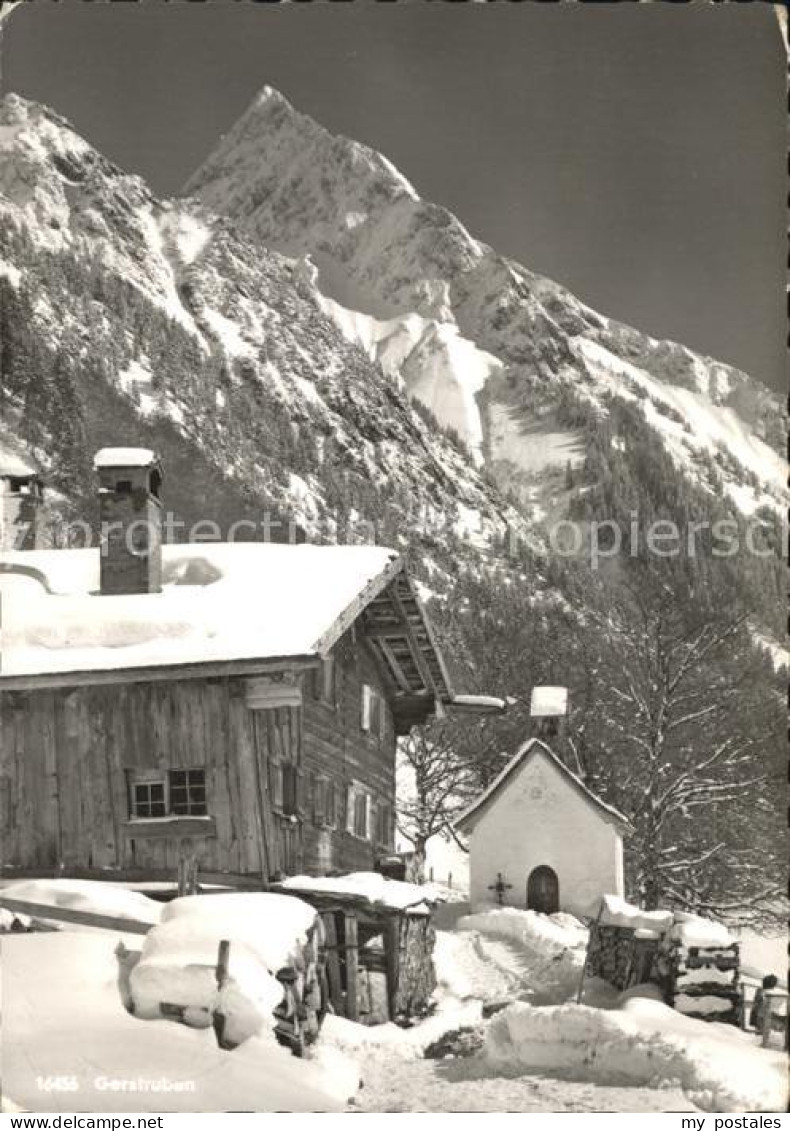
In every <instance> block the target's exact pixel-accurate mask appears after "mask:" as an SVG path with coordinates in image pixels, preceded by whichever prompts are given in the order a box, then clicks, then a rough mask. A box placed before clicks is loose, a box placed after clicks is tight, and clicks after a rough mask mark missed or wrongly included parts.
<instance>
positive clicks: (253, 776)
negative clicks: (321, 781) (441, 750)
mask: <svg viewBox="0 0 790 1131" xmlns="http://www.w3.org/2000/svg"><path fill="white" fill-rule="evenodd" d="M334 651H335V656H336V665H337V669H336V703H335V704H327V703H324V702H322V701H320V700H317V699H316V698H314V696H313V694H312V683H311V678H310V676H309V674H308V675H306V676H305V677H303V708H302V710H298V709H285V710H284V711H283V710H281V709H278V710H277V711H273V710H272V711H265V712H263V714H264V715H265V716H266V718H265V720H264V719H263V718H261V719H259V721H258V723H257V724H256V723H254V720H253V712H252V711H251V710H250V708H249V707H248V706H247V704H246V702H245V686H246V685H245V680H244V679H243V678H241V677H233V678H227V679H224V678H212V679H185V680H177V681H173V682H169V683H168V682H165V681H161V682H159V681H157V682H152V683H129V684H106V685H101V686H95V687H80V688H64V689H59V690H58V689H56V690H37V691H29V692H28V691H14V692H2V693H0V865H2V866H8V865H16V866H19V867H23V868H38V867H40V868H42V870H49V869H54V868H56V867H57V866H58V865H59V864H63V866H64V867H65V868H66V869H69V868H73V869H78V868H90V869H97V870H98V869H108V868H110V869H111V868H119V869H133V870H139V871H141V872H162V871H165V872H167V873H171V874H173V875H175V873H176V869H177V867H178V858H179V846H178V842H177V841H176V840H175V839H166V838H157V839H139V838H138V839H136V840H133V839H131V838H130V837H129V835H128V834H127V833H126V831H125V830H124V827H123V826H124V822H126V821H127V820H128V816H129V808H128V797H127V771H129V770H135V769H157V768H161V769H163V770H167V769H179V768H181V769H189V768H199V767H203V768H205V770H206V790H207V799H208V811H209V815H210V816H211V817H213V818H214V821H215V825H216V838H214V839H206V840H205V841H203V842H201V848H200V851H199V867H200V870H201V871H202V872H218V873H219V872H224V873H230V874H237V875H243V874H246V875H258V876H261V875H262V876H264V878H269V876H271V875H272V874H273V873H274V872H275V871H277V869H278V868H279V867H280V866H281V861H280V860H279V859H274V858H273V857H274V856H279V853H278V852H275V853H272V852H271V851H270V852H268V853H267V848H266V845H267V843H270V842H271V840H272V836H271V829H272V828H273V827H274V824H273V816H272V813H271V807H270V804H269V803H270V798H269V797H268V780H267V773H266V765H265V759H266V756H267V751H266V749H265V748H262V747H266V746H267V743H262V742H261V741H260V737H259V741H258V742H257V743H256V736H255V731H256V727H257V729H258V734H259V736H260V734H261V732H262V731H263V732H265V733H268V734H269V735H270V739H269V742H270V743H272V744H273V747H272V748H273V749H274V750H275V754H276V756H279V757H281V758H285V757H289V758H293V759H294V760H296V761H297V762H298V763H299V765H300V767H301V771H302V773H301V778H300V794H301V799H302V806H301V813H300V818H301V819H300V827H299V828H297V829H296V830H295V831H294V836H293V840H294V843H295V844H296V846H297V851H296V858H294V859H292V861H291V865H292V867H294V866H295V867H296V868H298V870H304V871H307V872H311V873H313V874H321V873H324V872H327V871H332V870H338V869H339V870H353V869H368V868H370V867H372V865H373V862H374V860H375V858H376V856H377V855H379V854H380V853H381V850H382V847H383V846H377V845H376V844H375V843H374V841H373V840H370V841H364V840H360V839H359V838H357V837H355V836H353V835H350V834H349V833H347V832H346V813H345V801H346V787H347V785H348V784H349V783H350V782H351V781H357V782H359V783H361V784H363V785H364V786H365V787H366V788H367V789H368V790H369V791H370V793H371V794H372V795H373V797H374V799H375V800H376V801H382V802H388V803H389V804H390V805H394V796H395V734H394V728H393V721H392V716H391V713H390V711H389V709H387V711H386V733H385V735H384V738H383V739H379V738H378V736H373V735H369V734H367V733H365V732H364V731H363V730H362V729H361V725H360V721H361V701H362V685H363V683H365V682H367V683H370V684H372V685H373V686H377V687H381V686H382V681H381V675H380V672H379V670H378V669H377V666H376V664H375V662H374V660H373V658H372V656H371V655H370V654H368V652H367V651H366V649H365V647H364V646H363V645H361V644H358V643H357V642H356V640H355V639H354V635H353V630H352V632H349V633H347V634H346V636H345V637H344V638H343V639H342V640H341V641H339V642H338V644H337V645H336V647H335V650H334ZM256 713H257V714H261V712H256ZM283 714H285V715H287V719H286V722H287V726H286V727H285V730H283V726H285V724H284V723H283V719H282V718H281V716H283ZM315 773H322V774H324V775H326V776H327V777H329V778H331V780H332V781H333V782H334V785H335V793H336V799H337V827H336V828H335V829H327V828H321V827H318V825H317V824H316V823H315V822H314V820H313V797H312V780H313V775H314V774H315ZM289 835H290V834H289ZM275 839H282V838H275Z"/></svg>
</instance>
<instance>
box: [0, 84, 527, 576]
mask: <svg viewBox="0 0 790 1131" xmlns="http://www.w3.org/2000/svg"><path fill="white" fill-rule="evenodd" d="M0 153H1V156H2V160H1V161H0V225H1V226H0V284H2V286H3V295H2V304H1V306H2V309H1V311H0V317H2V322H3V325H2V328H1V329H2V338H3V345H4V351H3V362H4V364H3V383H2V389H3V394H4V397H3V423H2V432H0V441H1V440H2V439H3V435H5V437H6V441H7V444H10V446H11V447H12V448H13V450H14V451H17V452H18V450H19V443H18V441H19V438H20V437H22V438H23V439H24V440H26V441H27V445H26V446H27V452H28V455H29V456H32V458H33V459H34V460H38V462H39V463H40V464H41V465H43V466H44V467H45V468H48V469H49V470H50V472H51V473H52V477H53V480H54V481H55V482H56V483H57V482H58V481H61V483H62V482H63V481H64V480H66V481H67V484H68V487H69V488H70V489H71V495H72V496H76V497H78V498H79V497H80V491H81V487H82V486H83V485H87V486H88V487H90V485H91V476H90V471H89V465H88V464H87V460H88V458H89V456H90V453H91V452H92V451H93V450H94V449H95V448H96V447H97V446H99V445H101V444H103V443H109V442H121V440H124V439H126V441H127V442H132V440H133V439H135V442H141V441H142V440H143V439H147V440H148V441H150V442H151V444H152V445H153V446H156V447H158V448H160V449H162V450H163V454H164V457H165V463H166V466H167V467H168V481H167V496H168V499H169V501H170V502H171V504H172V505H174V506H175V509H176V510H177V511H178V513H179V516H180V517H183V518H184V519H185V520H186V521H187V522H189V521H194V520H197V519H200V518H215V519H217V520H218V521H220V523H221V525H222V527H223V528H225V529H226V528H227V527H228V526H229V524H230V523H231V522H232V521H234V520H236V519H239V518H245V519H246V518H249V517H250V515H252V516H253V517H254V518H255V519H256V520H261V519H262V515H263V512H264V511H265V510H267V509H268V510H273V511H274V512H275V513H276V514H279V515H285V516H287V518H288V519H292V520H293V521H294V522H295V523H296V524H297V525H298V526H299V528H300V529H301V530H302V531H304V532H305V533H306V534H307V536H308V537H313V538H319V539H330V540H331V539H333V538H336V537H337V538H339V537H348V536H349V535H351V536H354V530H355V528H356V527H359V536H361V537H365V536H369V531H370V527H371V525H373V524H375V527H376V532H377V534H378V535H379V536H380V537H382V536H386V537H388V538H389V540H390V541H394V542H396V543H398V544H400V545H402V546H404V547H405V546H406V545H407V544H408V543H409V542H410V540H411V539H412V538H413V537H415V536H417V537H424V538H425V539H426V540H427V543H430V546H432V547H433V551H426V552H425V554H424V555H423V556H424V557H427V559H428V561H429V564H431V563H433V566H434V568H435V569H436V570H438V571H439V572H440V573H441V572H442V568H443V567H442V564H441V562H442V559H444V567H447V565H448V559H447V555H448V554H449V553H450V551H451V547H456V544H457V549H458V551H459V552H460V553H461V555H462V556H463V555H464V554H467V555H468V556H470V557H471V558H474V557H475V556H476V555H478V556H479V555H483V556H485V555H486V554H488V553H489V552H490V546H491V543H492V541H496V540H499V541H501V540H502V539H503V538H504V536H505V533H506V532H508V531H511V532H521V534H522V535H523V536H524V537H525V538H526V537H528V536H529V524H528V523H527V521H526V520H525V519H524V518H523V517H522V516H521V515H520V514H519V513H518V512H517V511H515V510H514V509H513V508H512V507H511V506H509V505H508V504H507V503H506V502H505V501H504V500H503V498H502V496H501V494H500V493H499V492H498V491H497V489H496V487H495V486H494V485H493V484H491V483H489V482H487V481H486V480H485V479H484V478H482V477H481V475H480V474H479V472H478V470H477V469H476V467H475V465H474V461H473V460H472V459H470V457H469V454H468V453H467V452H466V451H465V449H464V448H463V446H462V445H460V444H459V443H458V441H457V440H456V439H455V438H454V437H452V436H450V435H447V434H445V432H444V431H443V430H442V429H441V428H438V427H437V426H436V424H435V421H433V420H432V419H431V417H430V415H429V414H425V413H423V414H420V413H419V412H417V411H416V410H415V408H414V406H413V405H412V404H411V403H410V401H409V398H408V396H407V394H406V392H405V390H404V389H403V387H402V384H401V382H400V381H399V379H398V378H397V377H393V375H392V373H393V371H392V368H391V367H390V366H388V365H387V359H388V356H389V354H388V351H387V349H386V348H384V346H383V345H382V360H383V361H384V363H385V364H384V367H383V368H382V366H381V365H379V364H378V363H377V362H375V361H373V360H372V359H371V358H370V356H369V355H368V352H366V351H365V350H363V349H362V348H360V347H359V346H358V345H357V344H355V343H354V342H353V341H351V340H349V337H348V336H347V335H345V334H344V333H342V332H341V330H340V328H339V327H338V324H337V315H336V312H335V310H334V307H333V304H332V303H331V302H330V301H329V300H327V299H326V298H325V297H324V296H323V294H321V293H320V292H319V291H318V290H317V288H316V286H315V283H314V281H313V279H312V274H311V271H310V269H309V265H307V264H305V263H304V262H303V261H300V260H299V259H293V258H288V257H286V256H284V255H282V254H280V253H278V252H276V251H273V250H269V249H261V248H260V247H258V246H256V245H254V244H252V243H250V241H249V240H248V239H246V238H241V237H240V235H239V234H238V233H237V232H236V231H235V230H234V226H233V225H232V224H231V223H229V222H228V221H227V220H226V219H223V218H217V217H215V216H214V215H211V214H209V213H208V212H207V211H206V209H205V208H204V207H203V206H201V205H200V204H198V203H196V202H194V201H191V202H189V201H186V202H182V201H172V202H163V201H159V200H157V199H156V198H155V197H154V195H153V194H152V193H151V191H150V190H149V189H148V187H147V186H146V185H145V184H144V182H143V181H142V180H141V179H140V178H138V177H135V176H131V175H128V174H126V173H124V172H122V171H121V170H120V169H118V168H116V167H115V166H113V165H112V164H111V163H110V162H109V161H107V160H106V159H105V158H103V157H102V156H101V155H99V154H98V153H97V152H96V151H95V150H94V149H93V148H92V147H91V146H90V145H89V144H88V143H87V142H86V141H84V140H83V139H82V138H81V137H79V135H78V134H77V133H76V132H75V131H74V130H73V129H72V127H71V126H70V125H69V124H68V123H67V122H65V121H64V120H63V119H61V118H59V117H58V116H57V115H55V114H53V113H52V112H50V111H49V110H48V109H46V108H44V107H42V106H39V105H35V104H32V103H29V102H27V101H25V100H23V99H21V98H19V97H16V96H14V95H9V96H7V97H6V99H5V100H4V102H3V106H2V114H1V115H0ZM417 321H419V319H417ZM389 348H390V350H391V353H392V356H395V357H397V345H396V343H395V342H394V341H393V342H391V343H390V347H389ZM398 361H400V358H398ZM66 417H68V418H69V419H70V420H71V421H72V425H71V430H72V432H73V434H70V433H68V430H66V431H67V434H64V427H63V422H64V418H66ZM23 446H24V445H23ZM63 485H64V489H65V486H66V484H63ZM66 494H67V495H68V494H69V492H68V491H66ZM81 505H82V504H79V505H78V508H77V509H80V506H81ZM339 526H342V527H343V529H338V527H339ZM427 543H426V544H427ZM455 552H456V551H455V549H453V550H452V553H455Z"/></svg>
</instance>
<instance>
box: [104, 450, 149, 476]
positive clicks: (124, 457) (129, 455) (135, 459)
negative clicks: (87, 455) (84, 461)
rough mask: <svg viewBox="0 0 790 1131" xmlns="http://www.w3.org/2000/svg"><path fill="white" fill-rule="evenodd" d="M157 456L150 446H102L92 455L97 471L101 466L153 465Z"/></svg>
mask: <svg viewBox="0 0 790 1131" xmlns="http://www.w3.org/2000/svg"><path fill="white" fill-rule="evenodd" d="M158 464H159V457H158V456H157V454H156V452H152V451H151V449H150V448H102V449H101V450H100V451H98V452H97V453H96V455H95V456H94V457H93V466H94V468H96V470H97V471H98V470H99V468H103V467H154V466H156V465H158Z"/></svg>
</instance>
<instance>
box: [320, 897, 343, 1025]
mask: <svg viewBox="0 0 790 1131" xmlns="http://www.w3.org/2000/svg"><path fill="white" fill-rule="evenodd" d="M323 920H324V935H325V940H326V941H325V944H324V945H325V947H326V975H327V981H328V982H329V1000H330V1001H331V1002H332V1008H333V1010H334V1011H335V1013H336V1014H337V1015H338V1016H339V1017H342V1016H344V1014H345V1010H344V1008H343V983H342V982H341V980H340V958H339V956H338V951H337V924H336V922H335V912H334V911H328V912H326V914H325V915H324V916H323Z"/></svg>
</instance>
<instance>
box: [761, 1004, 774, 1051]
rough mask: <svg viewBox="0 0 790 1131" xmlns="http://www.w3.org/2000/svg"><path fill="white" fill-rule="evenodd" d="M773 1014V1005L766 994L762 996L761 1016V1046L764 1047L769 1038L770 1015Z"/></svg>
mask: <svg viewBox="0 0 790 1131" xmlns="http://www.w3.org/2000/svg"><path fill="white" fill-rule="evenodd" d="M772 1014H773V1005H772V1002H771V997H770V994H766V995H765V997H764V998H763V1016H762V1031H763V1036H762V1042H761V1043H762V1046H763V1048H765V1047H766V1046H767V1045H768V1044H769V1043H770V1040H771V1016H772Z"/></svg>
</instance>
